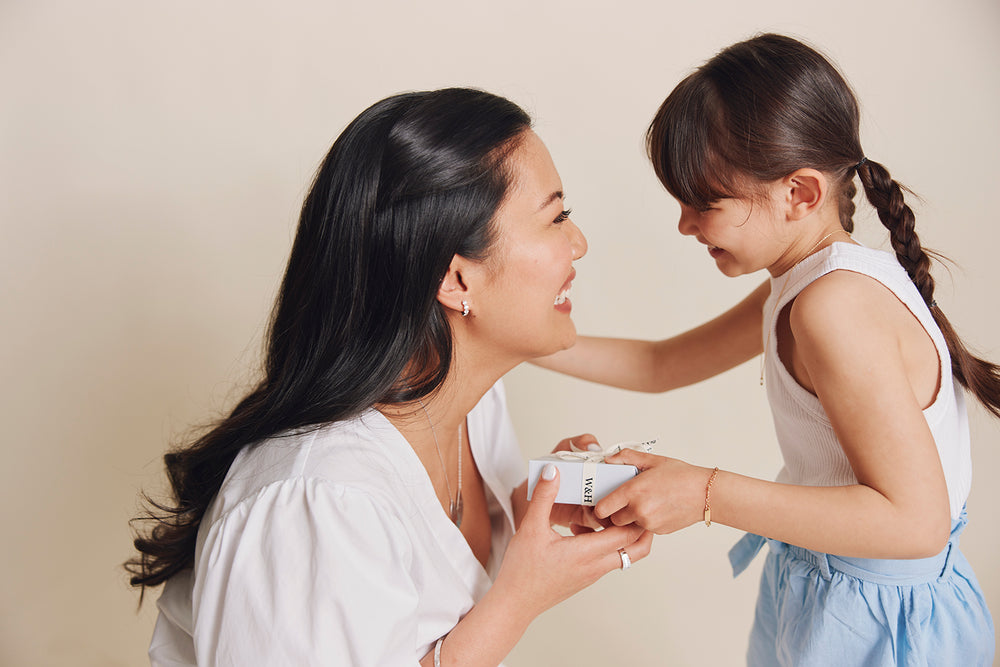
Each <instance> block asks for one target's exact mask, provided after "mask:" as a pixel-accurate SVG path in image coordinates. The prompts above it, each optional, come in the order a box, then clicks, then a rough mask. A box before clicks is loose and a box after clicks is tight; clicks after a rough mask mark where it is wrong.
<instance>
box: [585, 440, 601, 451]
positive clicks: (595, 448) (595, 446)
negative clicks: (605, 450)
mask: <svg viewBox="0 0 1000 667" xmlns="http://www.w3.org/2000/svg"><path fill="white" fill-rule="evenodd" d="M587 449H589V450H590V451H592V452H599V451H601V446H600V445H598V444H596V443H593V442H592V443H590V444H589V445H587Z"/></svg>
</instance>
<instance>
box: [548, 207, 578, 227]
mask: <svg viewBox="0 0 1000 667" xmlns="http://www.w3.org/2000/svg"><path fill="white" fill-rule="evenodd" d="M572 213H573V209H571V208H568V209H566V210H565V211H563V212H562V213H560V214H559V215H557V216H556V219H555V220H553V221H552V222H554V223H556V224H559V223H560V222H566V221H567V220H569V216H570V215H571V214H572Z"/></svg>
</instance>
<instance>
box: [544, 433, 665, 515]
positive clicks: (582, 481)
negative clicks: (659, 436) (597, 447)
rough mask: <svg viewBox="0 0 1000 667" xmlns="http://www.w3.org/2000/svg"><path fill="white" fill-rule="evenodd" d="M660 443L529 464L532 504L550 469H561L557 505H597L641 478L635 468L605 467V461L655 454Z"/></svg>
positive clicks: (561, 455) (553, 456)
mask: <svg viewBox="0 0 1000 667" xmlns="http://www.w3.org/2000/svg"><path fill="white" fill-rule="evenodd" d="M655 442H656V440H648V441H646V442H642V443H622V444H619V445H614V446H612V447H610V448H608V449H606V450H604V451H601V452H578V451H572V452H555V453H553V454H549V455H548V456H540V457H538V458H535V459H531V460H530V461H528V500H531V495H532V493H534V491H535V485H536V484H538V478H539V477H540V476H541V474H542V470H543V469H544V468H545V466H546V465H548V464H549V463H551V464H552V465H554V466H556V468H558V469H559V493H558V494H557V495H556V502H557V503H566V504H568V505H595V504H597V502H598V501H600V500H601V499H602V498H604V497H605V496H606V495H608V494H609V493H611V492H612V491H614V490H615V489H617V488H618V487H619V486H621V485H622V484H624V483H625V482H627V481H629V480H630V479H632V478H633V477H635V476H636V475H638V474H639V469H638V468H636V467H635V466H633V465H624V464H621V463H604V458H605V457H607V456H611V455H612V454H614V453H617V452H619V451H621V450H622V449H636V450H639V451H643V452H649V451H652V448H653V447H652V446H653V444H654V443H655Z"/></svg>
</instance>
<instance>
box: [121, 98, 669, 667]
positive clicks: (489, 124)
mask: <svg viewBox="0 0 1000 667" xmlns="http://www.w3.org/2000/svg"><path fill="white" fill-rule="evenodd" d="M563 206H564V205H563V193H562V184H561V182H560V180H559V175H558V173H557V172H556V170H555V167H554V166H553V164H552V161H551V158H550V157H549V154H548V152H547V151H546V149H545V146H544V145H543V144H542V142H541V140H539V139H538V137H537V136H536V135H535V134H534V133H533V132H532V131H531V129H530V119H529V118H528V117H527V115H526V114H525V113H524V112H523V111H522V110H521V109H519V108H518V107H517V106H515V105H514V104H512V103H511V102H509V101H507V100H505V99H503V98H499V97H496V96H494V95H490V94H488V93H485V92H481V91H474V90H466V89H447V90H440V91H433V92H422V93H408V94H402V95H398V96H394V97H390V98H388V99H385V100H382V101H381V102H378V103H376V104H375V105H373V106H372V107H370V108H369V109H368V110H366V111H365V112H363V113H362V114H361V115H360V116H359V117H358V118H357V119H355V120H354V121H353V122H352V123H351V124H350V125H349V126H348V127H347V129H346V130H345V131H344V133H343V134H342V135H341V136H340V137H339V138H338V139H337V141H336V142H335V143H334V145H333V147H332V149H331V150H330V153H329V154H328V155H327V157H326V159H325V161H324V162H323V164H322V166H321V167H320V169H319V172H318V174H317V176H316V179H315V182H314V183H313V186H312V189H311V191H310V193H309V194H308V196H307V197H306V201H305V203H304V205H303V208H302V214H301V218H300V221H299V227H298V231H297V233H296V237H295V242H294V244H293V247H292V252H291V257H290V259H289V262H288V267H287V270H286V273H285V277H284V280H283V282H282V286H281V291H280V294H279V296H278V300H277V303H276V306H275V309H274V313H273V317H272V322H271V326H270V329H269V332H268V337H267V348H266V357H265V365H264V373H263V378H262V379H261V381H260V383H259V384H258V385H257V387H256V388H255V389H254V390H253V391H251V392H250V393H249V395H248V396H246V397H245V398H244V399H243V400H242V401H241V402H240V403H239V404H238V405H237V406H236V408H235V409H234V410H233V412H232V413H231V414H230V415H229V416H228V417H227V418H225V419H224V420H222V421H221V422H220V423H219V424H218V425H217V426H216V427H215V428H214V429H213V430H211V431H210V432H209V433H207V434H206V435H205V436H203V437H202V438H200V439H199V440H198V441H197V442H195V443H193V444H192V445H190V446H189V447H187V448H184V449H180V450H178V451H175V452H172V453H170V454H167V456H166V457H165V461H166V465H167V472H168V475H169V478H170V481H171V484H172V487H173V492H174V499H173V501H172V502H171V503H169V504H167V505H156V508H157V510H158V513H157V514H156V516H153V517H151V520H152V521H153V522H154V523H153V528H152V529H151V530H150V531H149V532H148V533H146V534H144V535H140V536H139V537H137V539H136V541H135V544H136V548H137V549H138V550H139V552H140V556H139V557H137V558H136V559H134V560H133V561H131V562H130V563H129V567H130V570H131V571H132V572H133V575H134V576H133V578H132V583H133V585H136V586H139V587H142V589H143V590H145V588H146V587H150V586H156V585H159V584H161V583H166V586H165V587H164V592H163V594H162V596H161V598H160V602H159V607H160V617H159V619H158V621H157V626H156V629H155V631H154V636H153V641H152V645H151V648H150V656H151V659H152V662H153V664H154V665H156V664H163V665H167V664H171V665H173V664H191V663H197V664H239V665H256V664H262V665H263V664H268V665H273V664H337V665H344V664H354V665H390V664H391V665H398V664H415V663H418V662H419V664H421V665H425V666H426V665H437V664H454V665H457V664H461V665H496V664H498V663H499V662H500V661H501V660H502V659H503V657H504V656H505V655H506V654H507V653H508V652H509V651H510V649H511V648H512V647H513V645H514V644H515V643H516V642H517V640H518V638H519V637H520V636H521V634H522V633H523V631H524V629H525V628H526V627H527V625H528V623H530V622H531V620H532V619H533V618H534V617H535V616H537V615H538V614H539V613H541V612H542V611H544V610H545V609H548V608H549V607H551V606H553V605H554V604H556V603H558V602H559V601H561V600H563V599H565V598H567V597H569V596H570V595H572V594H574V593H575V592H577V591H579V590H580V589H582V588H584V587H585V586H587V585H589V584H590V583H592V582H594V581H596V580H597V579H598V578H599V577H600V576H602V575H604V574H605V573H607V572H609V571H611V570H612V569H616V568H618V567H623V566H625V565H627V563H628V557H631V560H632V561H635V560H638V559H640V558H643V557H644V556H645V555H646V554H647V553H648V552H649V547H650V542H651V534H649V533H645V532H643V531H641V530H640V529H636V528H633V527H629V528H624V527H613V528H608V529H605V530H602V531H599V532H596V533H588V534H581V535H578V536H574V537H562V536H560V535H558V534H557V533H555V532H554V531H552V530H551V527H550V524H551V523H552V522H555V523H561V524H564V525H570V524H574V523H584V522H585V519H584V517H583V515H582V513H579V508H575V507H569V506H559V507H557V508H556V509H555V510H553V506H552V502H553V498H554V497H555V491H556V488H557V487H558V478H557V477H558V476H557V474H556V471H555V469H554V468H552V469H549V470H547V471H546V474H544V475H543V477H545V478H546V479H544V480H542V481H541V482H539V485H538V487H536V490H535V492H534V495H533V500H532V502H531V503H530V504H529V503H528V502H527V500H526V499H525V496H526V494H525V484H524V483H523V482H522V481H523V478H524V468H523V464H522V462H521V459H520V456H519V454H518V449H517V445H516V441H515V439H514V435H513V431H512V428H511V425H510V423H509V419H508V416H507V412H506V405H505V399H504V395H503V390H502V387H501V386H500V385H499V384H498V380H499V379H500V377H501V376H502V375H503V374H504V373H506V372H507V371H509V370H510V369H511V368H513V367H514V366H516V365H517V364H519V363H520V362H522V361H524V360H527V359H531V358H533V357H537V356H540V355H544V354H549V353H552V352H555V351H557V350H560V349H564V348H566V347H568V346H570V345H571V344H572V343H573V341H574V339H575V336H576V331H575V328H574V326H573V322H572V320H571V319H570V309H571V304H570V302H569V300H568V299H567V298H566V296H567V293H568V291H569V287H570V285H571V282H572V280H573V277H574V274H575V271H574V269H573V261H574V260H575V259H578V258H580V257H581V256H582V255H583V254H584V253H585V252H586V249H587V244H586V240H585V239H584V237H583V235H582V234H581V233H580V231H579V229H577V227H576V226H575V225H574V224H573V223H572V221H571V220H570V219H569V211H565V210H563ZM561 446H562V447H565V446H566V443H565V441H564V443H562V444H561ZM515 487H516V488H515ZM515 528H517V533H516V534H515V535H513V537H512V533H513V532H514V530H515ZM577 532H580V531H577ZM584 532H585V531H584ZM621 550H626V551H625V553H624V554H623V553H622V552H621Z"/></svg>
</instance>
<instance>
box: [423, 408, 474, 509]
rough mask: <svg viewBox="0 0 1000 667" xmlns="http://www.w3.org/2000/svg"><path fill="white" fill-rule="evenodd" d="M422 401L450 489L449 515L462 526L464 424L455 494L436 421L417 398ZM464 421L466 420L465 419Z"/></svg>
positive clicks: (460, 425)
mask: <svg viewBox="0 0 1000 667" xmlns="http://www.w3.org/2000/svg"><path fill="white" fill-rule="evenodd" d="M417 402H418V403H420V409H421V410H423V411H424V416H425V417H427V423H428V424H430V426H431V435H432V436H434V448H435V449H436V450H437V454H438V461H440V462H441V472H443V473H444V483H445V486H446V488H447V489H448V517H449V518H450V519H451V522H452V523H453V524H455V525H456V526H457V527H459V528H461V527H462V424H461V422H460V423H459V424H458V489H457V490H456V492H455V493H454V494H452V492H451V482H450V481H449V480H448V467H447V466H445V464H444V456H442V454H441V446H440V445H439V444H438V436H437V430H436V429H435V428H434V422H432V421H431V416H430V415H429V414H427V407H426V406H424V402H423V401H422V400H420V399H419V398H418V399H417ZM463 421H464V420H463Z"/></svg>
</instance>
